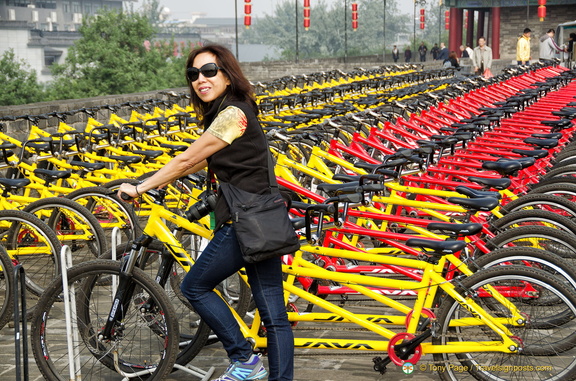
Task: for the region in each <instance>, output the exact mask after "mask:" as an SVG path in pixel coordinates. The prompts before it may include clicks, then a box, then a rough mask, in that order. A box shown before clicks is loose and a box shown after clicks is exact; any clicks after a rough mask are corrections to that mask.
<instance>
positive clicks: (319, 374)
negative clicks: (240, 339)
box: [0, 327, 439, 381]
mask: <svg viewBox="0 0 576 381" xmlns="http://www.w3.org/2000/svg"><path fill="white" fill-rule="evenodd" d="M323 334H324V332H323V331H319V335H323ZM349 353H350V352H347V353H346V354H344V353H343V352H338V351H326V350H324V351H318V350H310V349H297V350H296V357H295V368H296V372H295V378H294V380H295V381H377V380H391V379H392V380H394V381H403V380H414V381H432V380H438V379H439V377H438V375H437V374H435V373H434V372H432V371H430V369H429V367H430V366H431V365H430V363H431V357H430V358H426V357H423V360H424V361H423V362H422V363H421V364H418V365H416V369H415V371H414V372H413V373H412V374H410V375H407V374H404V373H403V372H402V369H401V368H400V367H397V366H395V365H390V366H388V371H387V373H386V374H385V375H380V374H379V373H377V372H375V371H374V370H373V369H372V358H373V357H374V356H375V355H374V354H368V353H366V352H358V353H361V354H360V355H358V353H352V354H349ZM191 365H193V366H195V367H198V368H200V369H204V370H208V369H209V368H210V367H211V366H213V367H215V372H214V375H213V378H216V377H218V376H219V375H220V374H221V373H222V372H223V371H224V370H225V369H226V367H227V366H228V362H227V359H226V355H225V352H224V350H223V349H222V347H221V344H220V343H215V344H211V345H208V346H206V347H205V348H204V349H203V350H202V351H201V352H200V354H199V355H198V356H197V357H196V358H195V359H194V360H193V361H192V364H191ZM420 367H422V368H423V369H424V370H423V371H422V370H420ZM15 369H16V366H15V356H14V329H13V328H12V327H4V328H3V329H2V330H1V331H0V380H2V381H4V380H15V379H16V378H15V377H16V370H15ZM29 370H30V381H36V380H42V379H43V378H42V376H41V375H40V372H39V370H38V368H37V367H36V365H35V363H34V357H33V355H32V351H31V349H30V353H29ZM118 380H120V377H119V378H118ZM167 380H168V381H184V380H186V381H195V380H200V378H198V377H195V376H193V375H190V374H187V373H186V372H184V371H176V372H174V373H172V374H171V375H170V377H169V378H167Z"/></svg>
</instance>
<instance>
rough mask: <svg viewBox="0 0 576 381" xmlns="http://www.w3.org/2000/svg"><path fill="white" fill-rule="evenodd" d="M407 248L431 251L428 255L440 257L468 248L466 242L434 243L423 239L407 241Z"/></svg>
mask: <svg viewBox="0 0 576 381" xmlns="http://www.w3.org/2000/svg"><path fill="white" fill-rule="evenodd" d="M406 246H410V247H420V248H422V249H430V250H432V252H429V251H426V253H427V254H432V255H434V254H436V255H439V256H442V255H447V254H454V253H457V252H459V251H460V250H462V249H464V248H465V247H466V242H463V241H432V240H429V239H422V238H410V239H409V240H407V241H406Z"/></svg>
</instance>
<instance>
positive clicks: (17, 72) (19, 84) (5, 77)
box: [0, 49, 43, 106]
mask: <svg viewBox="0 0 576 381" xmlns="http://www.w3.org/2000/svg"><path fill="white" fill-rule="evenodd" d="M0 83H1V84H2V91H0V106H10V105H20V104H26V103H33V102H38V101H40V100H42V94H43V92H42V87H41V86H40V85H39V84H38V81H37V77H36V71H34V70H32V69H31V68H30V66H29V65H28V64H27V63H26V61H24V60H17V59H16V55H15V54H14V50H13V49H8V50H6V51H5V52H4V54H2V56H1V57H0Z"/></svg>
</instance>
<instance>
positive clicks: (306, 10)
mask: <svg viewBox="0 0 576 381" xmlns="http://www.w3.org/2000/svg"><path fill="white" fill-rule="evenodd" d="M308 28H310V0H304V29H305V30H308Z"/></svg>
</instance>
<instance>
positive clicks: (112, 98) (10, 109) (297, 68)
mask: <svg viewBox="0 0 576 381" xmlns="http://www.w3.org/2000/svg"><path fill="white" fill-rule="evenodd" d="M379 60H381V56H368V57H353V58H352V57H349V59H348V60H347V62H346V63H345V62H342V61H343V60H339V59H331V60H311V61H302V62H299V63H295V62H288V61H284V62H283V61H279V62H253V63H242V69H243V70H244V73H245V75H246V77H247V78H248V79H249V80H251V81H252V82H254V83H256V82H259V81H260V82H264V81H269V80H271V79H275V78H280V77H283V76H288V75H298V74H309V73H314V72H319V71H328V70H334V69H340V70H342V71H351V70H354V68H355V67H363V68H365V69H370V68H373V67H378V66H381V65H389V64H393V63H391V62H382V61H380V62H379ZM509 64H510V62H509V61H507V60H495V61H494V63H493V68H492V72H493V73H494V74H497V73H499V72H501V71H502V69H504V67H506V66H507V65H509ZM462 65H463V70H462V73H469V70H470V67H469V66H467V65H466V61H464V60H463V62H462ZM440 66H441V63H440V62H438V61H427V62H424V63H423V67H424V69H434V68H440ZM169 91H173V92H175V93H177V94H181V93H187V92H188V89H187V88H176V89H167V90H163V91H151V92H146V93H135V94H122V95H109V96H101V97H94V98H86V99H72V100H63V101H54V102H41V103H32V104H28V105H19V106H3V107H0V123H3V124H4V125H5V126H6V130H7V131H8V132H9V133H10V134H11V135H13V136H14V137H16V138H18V139H20V140H23V139H25V138H26V137H27V136H28V127H29V126H28V124H29V122H28V121H26V120H19V121H15V122H5V121H2V120H1V119H2V117H4V116H21V115H41V114H47V113H53V112H65V111H71V110H79V109H82V108H91V107H98V106H105V105H122V104H125V106H123V107H120V108H119V109H118V110H115V113H116V114H117V115H119V116H120V117H123V118H125V119H127V118H129V117H130V111H131V107H130V106H129V105H128V104H127V103H129V102H141V101H147V100H151V99H155V100H169V101H170V102H175V101H178V103H179V104H180V105H181V106H184V105H185V102H187V101H186V100H182V99H177V98H174V97H171V96H169V95H167V94H166V93H167V92H169ZM110 113H111V111H110V110H107V109H104V110H101V111H98V113H97V115H96V116H95V118H96V119H97V120H99V121H100V122H103V123H104V122H105V121H107V120H108V119H109V117H110ZM87 118H88V116H87V115H86V114H85V113H77V114H75V115H71V116H68V117H67V118H66V123H67V124H69V125H71V126H74V127H75V128H77V129H80V130H81V129H82V128H83V127H84V126H85V125H86V121H87ZM38 126H39V127H41V128H43V129H48V130H51V131H54V130H55V129H56V128H57V127H58V119H57V118H55V117H50V118H49V119H41V120H39V122H38Z"/></svg>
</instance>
